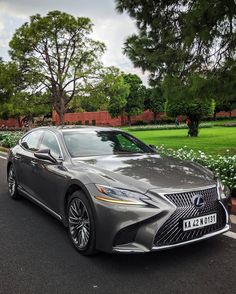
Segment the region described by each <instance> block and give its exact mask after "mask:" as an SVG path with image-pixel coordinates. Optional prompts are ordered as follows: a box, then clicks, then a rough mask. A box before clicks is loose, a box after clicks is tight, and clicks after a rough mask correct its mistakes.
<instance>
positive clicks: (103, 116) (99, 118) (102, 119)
mask: <svg viewBox="0 0 236 294" xmlns="http://www.w3.org/2000/svg"><path fill="white" fill-rule="evenodd" d="M216 116H217V117H229V116H230V113H229V112H225V111H221V112H219V113H217V115H216ZM231 116H234V117H236V109H235V110H233V111H232V112H231ZM164 117H165V114H164V113H158V115H157V119H158V120H161V119H162V118H164ZM178 118H179V121H182V118H181V116H179V117H178ZM153 119H154V117H153V113H152V112H151V111H149V110H147V111H144V112H143V113H142V114H140V115H136V116H133V117H132V118H131V123H132V124H133V123H135V122H137V121H145V122H147V123H150V122H152V121H153ZM52 121H53V122H55V123H56V124H58V123H59V116H58V115H57V114H56V112H55V111H54V112H53V114H52ZM86 121H87V122H88V123H89V124H90V125H92V123H93V121H96V125H98V126H113V127H117V126H123V125H127V124H128V119H127V117H126V116H119V117H117V118H111V116H110V115H109V113H108V112H107V111H99V112H82V113H66V114H65V122H68V123H76V122H81V123H82V124H83V125H85V124H86ZM2 126H7V127H8V128H13V127H19V123H18V120H17V118H10V119H8V120H1V119H0V128H1V127H2Z"/></svg>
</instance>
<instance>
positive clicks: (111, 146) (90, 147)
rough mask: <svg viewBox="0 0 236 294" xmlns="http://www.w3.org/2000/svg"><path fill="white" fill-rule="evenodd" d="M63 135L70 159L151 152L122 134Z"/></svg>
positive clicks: (65, 133)
mask: <svg viewBox="0 0 236 294" xmlns="http://www.w3.org/2000/svg"><path fill="white" fill-rule="evenodd" d="M63 135H64V139H65V144H66V146H67V148H68V151H69V153H70V155H71V156H72V157H79V156H92V155H112V154H121V153H150V152H152V151H151V150H150V148H148V147H147V146H146V145H145V144H144V143H142V142H141V141H139V140H138V139H136V138H134V137H132V136H130V135H128V134H126V133H123V132H115V131H108V132H107V131H90V132H85V131H82V132H75V131H72V132H64V134H63Z"/></svg>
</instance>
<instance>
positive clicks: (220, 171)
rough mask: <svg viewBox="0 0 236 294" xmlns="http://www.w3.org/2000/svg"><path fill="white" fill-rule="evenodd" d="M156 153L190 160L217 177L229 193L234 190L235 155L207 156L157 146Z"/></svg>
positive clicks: (181, 149)
mask: <svg viewBox="0 0 236 294" xmlns="http://www.w3.org/2000/svg"><path fill="white" fill-rule="evenodd" d="M157 149H158V152H160V153H162V154H165V155H167V156H172V157H175V158H179V159H181V160H191V161H196V162H198V163H200V164H201V165H203V166H205V167H207V168H209V169H210V170H212V171H213V172H214V173H215V175H217V176H219V177H220V179H221V181H222V183H223V184H225V185H227V186H228V187H229V188H230V190H231V191H233V190H235V189H236V155H230V154H227V153H228V150H227V153H226V154H225V155H215V156H213V155H208V154H206V153H204V152H202V151H201V150H199V151H198V152H196V151H193V150H192V149H190V150H189V149H188V148H187V147H186V146H184V147H183V148H180V149H178V150H174V149H171V148H165V147H164V146H163V145H161V146H159V147H158V146H157Z"/></svg>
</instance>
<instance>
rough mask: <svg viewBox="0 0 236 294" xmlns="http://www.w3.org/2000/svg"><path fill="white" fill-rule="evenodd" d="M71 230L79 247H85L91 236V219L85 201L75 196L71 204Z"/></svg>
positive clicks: (73, 238)
mask: <svg viewBox="0 0 236 294" xmlns="http://www.w3.org/2000/svg"><path fill="white" fill-rule="evenodd" d="M69 230H70V234H71V237H72V240H73V242H74V244H75V245H76V247H77V248H78V249H81V250H83V249H85V248H86V246H87V245H88V242H89V238H90V219H89V214H88V210H87V208H86V206H85V204H84V202H83V201H82V200H80V199H78V198H74V199H73V200H72V201H71V203H70V206H69Z"/></svg>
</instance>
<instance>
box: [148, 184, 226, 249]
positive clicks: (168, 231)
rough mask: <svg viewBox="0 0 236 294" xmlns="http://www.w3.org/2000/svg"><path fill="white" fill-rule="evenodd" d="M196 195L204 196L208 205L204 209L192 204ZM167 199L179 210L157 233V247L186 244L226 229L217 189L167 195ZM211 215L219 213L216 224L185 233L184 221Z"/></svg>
mask: <svg viewBox="0 0 236 294" xmlns="http://www.w3.org/2000/svg"><path fill="white" fill-rule="evenodd" d="M196 194H201V195H202V196H203V198H204V200H205V203H206V204H205V206H204V207H203V208H200V209H198V208H196V207H195V206H194V205H193V204H192V198H193V196H194V195H196ZM165 197H166V198H167V199H168V200H170V201H171V202H173V203H174V204H175V205H176V206H177V209H176V210H175V212H174V213H173V214H172V216H171V217H170V218H169V219H168V220H167V221H166V222H165V223H164V225H163V226H162V227H161V228H160V230H159V231H158V232H157V235H156V236H155V239H154V244H155V245H156V246H166V245H173V244H176V243H182V242H186V241H189V240H193V239H196V238H200V237H202V236H204V235H206V234H209V233H212V232H215V231H218V230H221V229H223V228H224V227H225V224H226V214H225V210H224V208H223V206H222V205H221V204H220V202H219V201H218V194H217V189H216V188H210V189H205V190H201V191H194V192H185V193H176V194H168V195H165ZM211 213H217V223H216V224H213V225H210V226H207V227H203V228H197V229H193V230H189V231H183V219H187V218H192V217H198V216H202V215H206V214H211Z"/></svg>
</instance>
